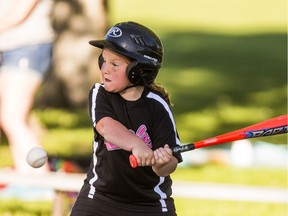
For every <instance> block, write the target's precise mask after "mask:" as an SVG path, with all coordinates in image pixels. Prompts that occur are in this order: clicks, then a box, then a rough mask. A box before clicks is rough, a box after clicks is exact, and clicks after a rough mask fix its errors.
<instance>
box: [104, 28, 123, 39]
mask: <svg viewBox="0 0 288 216" xmlns="http://www.w3.org/2000/svg"><path fill="white" fill-rule="evenodd" d="M121 35H122V31H121V29H120V28H118V27H112V28H111V29H110V30H109V31H108V32H107V36H110V37H120V36H121Z"/></svg>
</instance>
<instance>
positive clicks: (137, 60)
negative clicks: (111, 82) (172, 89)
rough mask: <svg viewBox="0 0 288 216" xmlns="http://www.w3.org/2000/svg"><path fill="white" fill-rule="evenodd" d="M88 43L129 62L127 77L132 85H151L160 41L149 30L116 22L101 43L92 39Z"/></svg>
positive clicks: (159, 57)
mask: <svg viewBox="0 0 288 216" xmlns="http://www.w3.org/2000/svg"><path fill="white" fill-rule="evenodd" d="M89 44H91V45H93V46H96V47H98V48H101V49H104V48H107V49H109V50H111V51H114V52H116V53H118V54H120V55H123V56H126V57H128V58H130V59H132V62H131V63H130V65H129V66H128V67H127V76H128V79H129V80H130V81H131V83H133V84H139V85H149V84H151V83H153V82H154V80H155V78H156V76H157V73H158V70H159V69H160V67H161V63H162V56H163V46H162V43H161V41H160V39H159V38H158V36H157V35H156V34H155V33H154V32H153V31H152V30H150V29H148V28H147V27H145V26H143V25H141V24H138V23H135V22H122V23H118V24H116V25H114V26H113V27H111V28H110V29H109V31H108V32H107V34H106V36H105V40H92V41H89ZM100 67H101V63H100Z"/></svg>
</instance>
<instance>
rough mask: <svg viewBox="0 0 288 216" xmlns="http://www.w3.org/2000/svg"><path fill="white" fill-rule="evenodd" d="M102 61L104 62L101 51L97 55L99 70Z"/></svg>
mask: <svg viewBox="0 0 288 216" xmlns="http://www.w3.org/2000/svg"><path fill="white" fill-rule="evenodd" d="M103 63H104V58H103V56H102V53H101V54H100V55H99V57H98V66H99V68H100V70H101V68H102V65H103Z"/></svg>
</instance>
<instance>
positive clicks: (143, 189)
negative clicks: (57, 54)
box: [80, 83, 182, 212]
mask: <svg viewBox="0 0 288 216" xmlns="http://www.w3.org/2000/svg"><path fill="white" fill-rule="evenodd" d="M89 111H90V116H91V120H92V123H93V128H94V140H93V158H92V162H91V165H90V169H89V171H88V174H87V178H86V180H85V182H84V186H83V187H82V189H81V192H80V196H86V197H89V198H91V199H102V200H103V199H105V200H111V201H113V200H115V202H121V203H129V204H139V205H143V206H145V210H147V207H149V208H151V211H153V212H155V211H159V212H167V211H168V212H169V211H170V210H171V211H173V210H175V209H174V208H175V207H174V203H173V199H172V198H171V194H172V190H171V185H172V180H171V178H170V176H167V177H159V176H158V175H156V174H155V173H154V172H153V170H152V168H151V167H137V168H135V169H134V168H132V167H131V166H130V163H129V155H130V154H131V152H127V151H125V150H122V149H120V148H119V147H117V146H115V145H113V143H108V142H107V141H105V140H104V138H103V137H102V136H100V135H99V134H98V132H97V131H96V129H95V125H96V123H97V122H98V121H99V120H100V119H102V118H103V117H107V116H108V117H111V118H113V119H115V120H117V121H119V122H120V123H121V124H123V125H124V126H125V127H126V128H127V129H129V130H130V131H131V133H134V134H136V135H137V136H138V137H140V138H141V139H142V140H143V141H144V142H145V143H146V145H147V146H149V147H150V148H151V149H152V150H154V149H157V148H159V147H163V146H164V145H165V144H169V146H170V148H173V147H175V146H177V145H179V144H180V141H179V139H178V134H177V131H176V127H175V122H174V119H173V116H172V112H171V110H170V107H169V105H168V104H167V102H166V101H165V100H164V99H163V97H161V95H160V94H159V93H157V92H152V91H150V90H148V89H146V88H145V89H144V91H143V93H142V96H141V98H139V99H138V100H136V101H127V100H125V99H123V98H122V97H121V96H120V95H119V94H117V93H109V92H107V91H105V89H104V86H103V85H101V84H98V83H97V84H95V85H94V86H93V88H92V90H91V91H90V94H89ZM174 156H175V157H176V158H177V159H178V161H179V162H181V161H182V158H181V155H180V154H179V153H176V154H174ZM149 208H148V209H149Z"/></svg>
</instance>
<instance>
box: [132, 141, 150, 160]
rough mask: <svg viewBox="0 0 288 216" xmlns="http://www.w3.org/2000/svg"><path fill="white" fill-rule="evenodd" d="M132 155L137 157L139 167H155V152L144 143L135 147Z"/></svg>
mask: <svg viewBox="0 0 288 216" xmlns="http://www.w3.org/2000/svg"><path fill="white" fill-rule="evenodd" d="M132 154H133V155H134V156H135V157H136V159H137V163H138V166H153V165H154V164H155V158H154V153H153V151H152V150H151V149H150V148H149V147H148V146H147V145H146V144H144V143H141V144H140V143H139V144H137V145H135V146H134V147H133V149H132Z"/></svg>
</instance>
